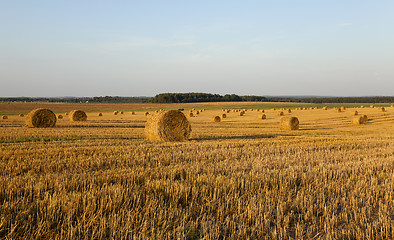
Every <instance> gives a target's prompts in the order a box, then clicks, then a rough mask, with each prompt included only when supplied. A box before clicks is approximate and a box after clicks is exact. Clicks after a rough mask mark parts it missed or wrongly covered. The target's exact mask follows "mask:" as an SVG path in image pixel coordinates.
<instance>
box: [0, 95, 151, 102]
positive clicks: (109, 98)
mask: <svg viewBox="0 0 394 240" xmlns="http://www.w3.org/2000/svg"><path fill="white" fill-rule="evenodd" d="M149 99H150V97H119V96H105V97H64V98H58V97H54V98H35V97H33V98H31V97H10V98H0V102H63V103H86V102H88V103H144V102H147V101H148V100H149Z"/></svg>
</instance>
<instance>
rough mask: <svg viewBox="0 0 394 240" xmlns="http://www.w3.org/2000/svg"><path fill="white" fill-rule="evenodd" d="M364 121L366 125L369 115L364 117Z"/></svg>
mask: <svg viewBox="0 0 394 240" xmlns="http://www.w3.org/2000/svg"><path fill="white" fill-rule="evenodd" d="M363 121H364V122H365V123H366V122H368V116H367V115H363Z"/></svg>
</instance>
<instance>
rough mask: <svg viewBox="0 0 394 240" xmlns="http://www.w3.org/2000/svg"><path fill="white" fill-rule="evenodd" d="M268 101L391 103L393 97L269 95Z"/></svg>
mask: <svg viewBox="0 0 394 240" xmlns="http://www.w3.org/2000/svg"><path fill="white" fill-rule="evenodd" d="M268 99H269V101H270V102H299V103H393V102H394V97H270V98H268Z"/></svg>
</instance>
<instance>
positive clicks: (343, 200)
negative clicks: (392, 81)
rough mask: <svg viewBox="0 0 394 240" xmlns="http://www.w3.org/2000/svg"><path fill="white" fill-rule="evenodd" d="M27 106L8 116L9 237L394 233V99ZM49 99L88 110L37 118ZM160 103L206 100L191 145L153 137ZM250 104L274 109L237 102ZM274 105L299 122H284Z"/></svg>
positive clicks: (1, 214)
mask: <svg viewBox="0 0 394 240" xmlns="http://www.w3.org/2000/svg"><path fill="white" fill-rule="evenodd" d="M25 104H26V106H23V103H21V105H20V106H18V108H17V109H11V110H10V109H8V110H7V109H5V108H1V111H2V112H1V113H0V115H7V116H8V119H1V120H0V148H1V151H0V176H1V177H0V181H1V182H0V186H1V188H0V200H1V201H0V238H1V239H54V238H58V239H81V238H87V239H108V238H114V239H122V238H128V239H246V238H251V239H393V238H394V195H393V189H394V109H393V108H390V107H389V106H390V104H386V105H378V104H375V106H376V107H381V106H382V107H385V109H386V111H385V112H381V111H378V110H377V109H375V108H369V107H366V108H357V109H356V108H355V107H358V106H356V105H349V106H348V105H346V106H345V107H346V110H345V111H342V112H335V111H334V110H332V109H333V108H334V107H340V106H341V105H339V106H335V105H327V104H324V105H323V104H322V105H318V107H320V108H319V109H313V110H310V109H309V108H311V107H312V108H315V107H316V106H317V105H316V106H315V105H308V104H283V105H272V104H271V105H269V104H260V105H259V104H257V103H250V104H251V106H245V103H237V104H238V105H237V104H236V103H231V104H223V105H221V103H212V104H209V103H207V104H205V105H204V104H185V105H179V104H178V105H171V104H167V105H166V104H160V105H155V104H149V105H148V104H147V105H144V104H134V105H133V104H129V105H127V106H123V105H118V104H112V106H107V105H105V104H103V105H100V104H94V105H93V104H92V105H89V104H74V105H72V104H70V105H67V104H66V105H64V104H63V105H61V106H59V105H58V104H56V103H53V104H50V103H43V104H42V105H40V104H39V103H37V104H30V103H25ZM240 104H242V105H240ZM275 104H277V103H275ZM391 104H392V103H391ZM4 105H7V104H5V103H0V106H4ZM10 105H14V106H15V105H18V104H16V103H10ZM284 105H286V106H284ZM326 105H327V106H329V109H330V110H329V111H325V110H323V109H322V108H321V107H322V106H326ZM342 105H343V104H342ZM363 105H365V106H369V105H370V104H368V103H364V104H363ZM100 106H101V108H100ZM37 107H44V108H50V109H53V111H54V112H55V113H57V114H56V115H58V114H59V113H61V114H64V113H65V112H68V111H71V110H73V109H81V110H83V111H85V112H86V114H87V120H86V121H83V122H70V121H68V119H67V118H64V119H60V118H59V119H58V120H57V122H56V126H55V127H54V128H26V127H24V125H25V119H24V118H21V117H19V114H21V113H27V112H29V110H31V109H33V108H37ZM301 107H302V109H304V108H308V110H297V108H301ZM160 108H164V109H166V110H168V108H173V109H178V108H184V109H185V111H184V114H185V115H187V114H188V111H189V110H190V109H193V108H195V109H197V110H199V109H203V108H204V109H206V110H205V111H200V114H199V115H198V117H192V118H189V117H188V121H189V122H190V124H191V126H192V132H191V133H190V139H189V140H188V141H185V142H159V143H156V142H149V141H147V140H146V138H145V129H144V127H145V123H146V121H147V117H146V116H145V115H144V113H145V112H146V111H148V109H149V111H151V112H153V111H154V110H156V109H160ZM245 108H247V109H251V108H253V109H264V115H265V116H266V119H265V120H264V121H262V120H261V119H259V116H261V115H262V113H261V111H247V113H246V114H245V115H244V116H239V112H237V111H233V110H238V109H245ZM273 108H276V109H281V108H286V109H291V112H288V111H286V113H285V114H284V115H285V116H289V117H297V118H298V119H299V123H300V124H299V130H298V131H283V130H280V129H279V127H278V126H279V123H280V119H281V118H282V117H283V116H278V111H275V110H272V109H273ZM22 109H24V110H22ZM114 109H118V110H122V111H125V112H126V113H125V114H118V115H113V111H114ZM222 109H229V110H231V111H226V115H227V118H222V119H221V122H220V123H215V122H213V121H212V118H213V116H222V114H223V110H222ZM131 111H134V112H135V114H134V115H132V114H129V112H131ZM355 111H358V115H359V116H364V115H367V116H368V121H367V122H366V123H365V124H359V125H355V124H352V119H353V118H354V117H355V116H352V114H350V113H352V112H355ZM98 113H102V116H99V115H98Z"/></svg>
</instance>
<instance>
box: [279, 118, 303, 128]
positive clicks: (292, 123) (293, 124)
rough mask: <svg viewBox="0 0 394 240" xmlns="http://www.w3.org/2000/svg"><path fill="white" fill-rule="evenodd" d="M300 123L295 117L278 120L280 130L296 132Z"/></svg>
mask: <svg viewBox="0 0 394 240" xmlns="http://www.w3.org/2000/svg"><path fill="white" fill-rule="evenodd" d="M299 124H300V122H299V121H298V118H296V117H282V118H281V119H280V129H281V130H298V129H299Z"/></svg>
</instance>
